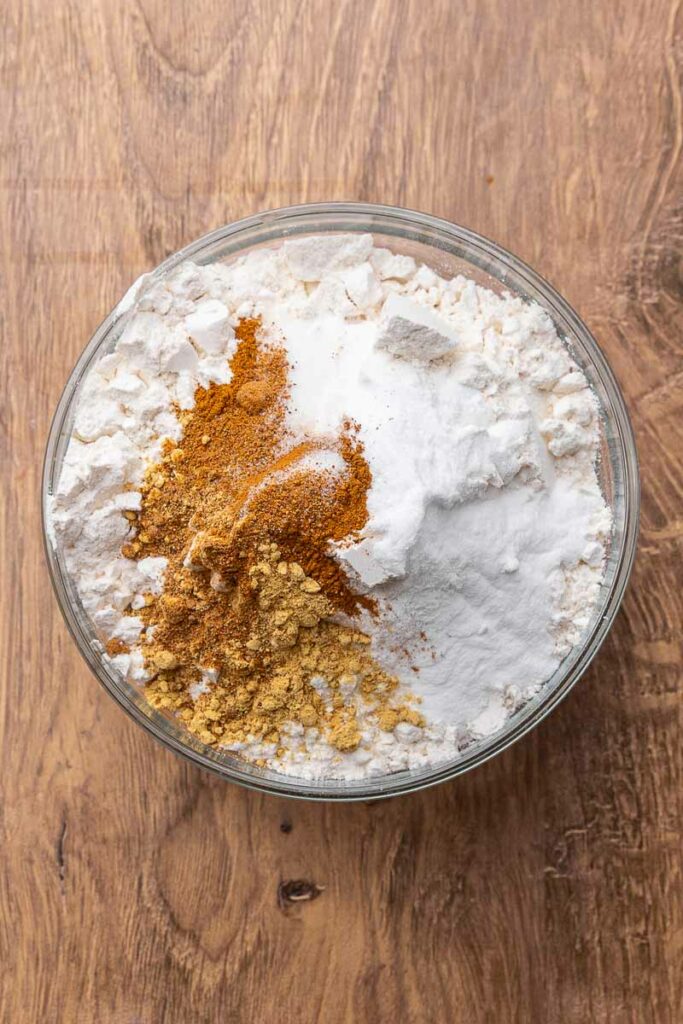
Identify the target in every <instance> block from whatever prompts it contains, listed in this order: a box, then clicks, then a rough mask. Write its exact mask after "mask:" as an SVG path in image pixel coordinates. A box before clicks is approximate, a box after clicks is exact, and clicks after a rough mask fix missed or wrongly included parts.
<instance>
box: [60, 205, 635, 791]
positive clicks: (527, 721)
mask: <svg viewBox="0 0 683 1024" xmlns="http://www.w3.org/2000/svg"><path fill="white" fill-rule="evenodd" d="M338 231H346V232H371V233H372V234H373V235H374V237H375V242H376V244H378V245H383V246H386V247H387V248H390V249H392V250H393V251H395V252H399V253H405V254H409V255H411V256H414V257H415V258H416V259H417V260H418V261H420V262H423V263H426V264H427V265H428V266H430V267H432V268H433V269H434V270H436V271H437V272H438V273H440V274H441V275H443V276H445V277H453V276H455V275H456V274H458V273H462V274H464V275H466V276H469V277H471V278H474V280H475V281H477V283H480V284H482V285H484V286H486V287H488V288H491V289H493V290H494V291H497V292H499V293H500V292H502V291H509V292H511V293H513V294H517V295H519V296H521V297H522V298H524V299H529V300H533V301H534V302H537V303H538V304H539V305H541V306H542V307H543V308H544V309H545V310H547V312H548V313H549V314H550V316H551V317H552V319H553V321H554V323H555V325H556V327H557V330H558V332H559V334H560V336H561V337H563V338H564V339H565V340H566V343H567V345H568V347H569V349H570V350H571V353H572V355H573V357H574V359H575V360H576V362H577V363H578V364H579V366H580V367H581V369H582V370H583V372H584V373H585V375H586V377H587V378H588V380H589V382H590V384H591V386H592V387H593V389H594V391H595V393H596V394H597V396H598V398H599V400H600V404H601V407H602V415H601V450H600V456H599V460H598V472H599V476H600V480H601V485H602V487H603V492H604V495H605V498H606V500H607V501H608V502H609V504H610V505H611V507H612V509H613V513H614V527H613V531H612V537H611V544H610V549H609V552H608V563H607V569H606V573H605V579H604V583H603V585H602V591H601V596H600V600H599V602H598V605H597V607H596V609H595V612H594V615H593V619H592V622H591V625H590V627H589V628H588V630H587V631H586V634H585V638H584V641H583V643H582V644H581V645H579V646H578V647H576V648H574V649H573V650H572V651H571V652H570V654H569V655H568V656H567V657H566V658H565V660H564V661H563V662H562V664H561V665H560V667H559V668H558V670H557V671H556V672H555V674H554V675H553V676H552V677H551V679H549V680H548V681H547V683H546V684H545V685H544V686H543V687H542V688H541V691H540V692H539V693H538V694H537V696H536V697H534V698H533V699H532V700H531V701H529V702H528V703H527V704H525V705H524V706H523V707H521V708H520V709H519V710H517V711H516V712H515V713H514V714H513V715H511V717H510V718H509V719H507V721H506V722H505V725H504V727H503V728H502V729H501V730H500V731H499V732H498V733H495V734H494V735H492V736H488V737H486V738H485V739H483V740H481V741H480V742H474V743H472V744H471V745H470V746H468V747H467V748H466V749H465V750H463V751H462V752H460V753H459V755H458V756H457V757H456V758H454V759H452V760H450V761H445V762H443V763H440V764H438V765H437V766H435V767H431V768H428V769H420V770H402V771H399V772H395V773H393V774H390V775H383V776H378V777H372V778H368V779H364V780H358V781H340V780H329V781H320V780H306V779H298V778H295V777H292V776H288V775H282V774H279V773H278V772H275V771H272V770H269V769H265V768H258V767H256V766H255V765H250V764H248V763H246V762H244V761H240V760H239V759H238V758H237V757H235V755H234V754H231V753H229V752H227V751H226V752H221V751H220V750H216V749H212V748H211V747H208V746H206V745H204V744H203V743H201V742H200V741H199V740H198V739H196V738H195V737H194V736H192V735H191V734H190V733H189V732H187V731H186V730H185V729H184V728H183V727H182V726H181V725H180V724H179V723H178V722H176V721H175V720H174V719H173V718H172V717H170V716H168V715H165V714H164V713H163V712H160V711H157V710H155V709H154V708H152V707H150V705H149V704H148V703H147V700H146V699H145V696H144V693H143V692H142V690H140V689H138V688H137V687H136V686H134V685H132V684H130V683H128V682H127V681H126V680H124V679H123V678H121V677H120V676H119V675H117V674H116V672H115V671H113V670H112V669H111V668H110V667H108V666H107V664H106V663H105V662H104V660H103V658H102V652H103V647H102V644H101V643H100V641H99V640H98V638H97V636H96V634H95V631H94V628H93V626H92V623H91V622H90V621H89V619H88V617H87V616H86V614H85V613H84V611H83V609H82V607H81V604H80V601H79V599H78V596H77V594H76V590H75V587H74V585H73V583H72V582H71V580H70V578H69V575H68V573H67V571H66V569H65V565H64V560H63V556H62V552H61V551H60V550H59V547H58V546H57V547H55V546H53V543H52V542H51V540H50V539H49V537H48V534H47V532H46V529H45V523H46V507H47V501H48V497H49V495H50V494H51V493H52V490H53V487H54V486H55V485H56V483H57V481H58V479H59V474H60V470H61V464H62V459H63V457H64V452H65V449H66V446H67V443H68V440H69V436H70V432H71V425H72V421H73V414H74V407H75V404H76V399H77V397H78V393H79V388H80V386H81V384H82V382H83V380H84V378H85V377H86V375H87V373H88V371H89V370H90V368H91V367H92V366H93V364H94V363H95V362H96V361H97V360H98V359H99V358H100V357H101V356H102V355H104V354H106V353H107V352H109V351H111V349H112V347H113V346H114V344H115V342H116V340H117V338H118V337H119V335H120V333H121V331H122V329H123V327H124V325H125V323H126V321H127V317H128V316H129V312H128V310H127V309H126V308H125V307H126V304H125V303H121V304H120V306H119V307H117V308H116V309H114V310H113V311H112V312H111V313H110V314H109V316H108V317H107V318H106V319H105V320H104V322H103V323H102V324H101V325H100V327H98V329H97V330H96V331H95V334H94V335H93V337H92V338H91V340H90V342H89V344H88V345H87V347H86V349H85V351H84V352H83V354H82V355H81V357H80V359H79V360H78V362H77V364H76V366H75V367H74V370H73V372H72V373H71V376H70V377H69V380H68V382H67V384H66V387H65V388H64V392H63V394H62V396H61V398H60V401H59V404H58V406H57V411H56V413H55V416H54V419H53V422H52V427H51V429H50V436H49V439H48V444H47V451H46V455H45V465H44V471H43V486H42V505H43V533H44V537H45V548H46V552H47V559H48V564H49V568H50V574H51V576H52V582H53V585H54V588H55V592H56V595H57V600H58V602H59V605H60V608H61V610H62V613H63V615H64V618H65V620H66V623H67V625H68V627H69V629H70V631H71V633H72V635H73V637H74V639H75V641H76V643H77V644H78V647H79V650H80V652H81V654H82V655H83V657H84V658H85V660H86V661H87V663H88V665H89V666H90V668H91V669H92V671H93V672H94V673H95V675H96V676H97V678H98V679H99V680H100V682H101V683H102V685H103V686H104V687H105V689H106V690H107V691H108V692H109V693H110V694H111V695H112V697H114V699H115V700H116V701H118V703H119V704H120V705H121V707H122V708H123V709H124V710H125V711H127V712H128V714H129V715H130V716H131V717H132V718H134V719H135V721H136V722H138V723H139V724H140V725H142V726H143V728H145V729H146V730H147V731H148V732H150V733H151V734H152V735H153V736H154V737H155V738H156V739H158V740H159V741H160V742H161V743H163V744H164V745H165V746H166V747H168V748H170V749H171V750H173V751H175V752H176V753H177V754H181V755H182V756H184V757H186V758H187V759H188V760H190V761H192V762H193V763H194V764H196V765H199V766H200V767H202V768H206V769H208V770H209V771H212V772H215V773H216V774H217V775H220V776H222V777H223V778H224V779H230V780H231V781H233V782H239V783H241V784H243V785H245V786H250V787H252V788H254V789H259V790H263V791H266V792H270V793H278V794H280V795H284V796H292V797H302V798H308V799H314V800H371V799H377V798H381V797H387V796H393V795H397V794H399V793H407V792H411V791H413V790H417V789H420V788H422V787H424V786H430V785H434V784H435V783H437V782H443V781H445V780H446V779H452V778H454V777H455V776H456V775H459V774H460V773H461V772H466V771H469V770H470V769H471V768H474V767H476V766H477V765H480V764H482V763H483V762H484V761H486V760H488V759H489V758H490V757H493V756H494V755H495V754H498V753H500V752H501V751H502V750H504V749H505V748H506V747H508V746H510V744H511V743H514V742H515V741H516V740H518V739H520V737H522V736H523V735H524V734H525V733H527V732H528V731H529V730H530V729H532V728H533V727H534V726H535V725H537V724H538V723H539V722H540V721H541V720H542V719H543V718H545V716H546V715H547V714H548V713H549V712H550V711H552V709H553V708H555V707H556V706H557V705H558V704H559V702H560V701H561V700H562V698H563V697H565V696H566V695H567V693H569V691H570V690H571V688H572V686H574V684H575V683H576V682H577V680H578V679H579V678H580V677H581V676H582V675H583V673H584V672H585V671H586V669H587V667H588V665H589V664H590V662H591V661H592V659H593V658H594V657H595V654H596V653H597V651H598V649H599V647H600V644H601V643H602V642H603V640H604V639H605V636H606V635H607V632H608V630H609V629H610V627H611V625H612V622H613V621H614V617H615V615H616V613H617V609H618V608H619V604H620V602H621V599H622V597H623V595H624V590H625V588H626V584H627V582H628V578H629V574H630V572H631V567H632V564H633V559H634V555H635V549H636V538H637V532H638V507H639V481H638V462H637V455H636V448H635V442H634V438H633V431H632V428H631V424H630V422H629V418H628V414H627V411H626V407H625V405H624V399H623V397H622V395H621V392H620V390H619V387H618V385H617V383H616V381H615V379H614V375H613V374H612V371H611V369H610V367H609V366H608V364H607V361H606V359H605V357H604V355H603V354H602V352H601V351H600V349H599V348H598V345H597V343H596V342H595V340H594V338H593V337H592V336H591V334H590V332H589V331H588V329H587V328H586V326H585V325H584V324H583V323H582V321H581V320H580V319H579V317H578V316H577V315H576V313H575V312H574V310H573V309H571V307H570V306H569V305H568V304H567V303H566V302H565V301H564V299H562V298H561V296H560V295H558V294H557V292H556V291H555V290H554V289H553V288H551V287H550V285H549V284H548V283H547V282H546V281H544V280H543V279H542V278H541V277H539V276H538V274H536V273H535V272H534V271H533V270H531V269H530V268H529V267H528V266H526V264H524V263H523V262H522V261H521V260H519V259H517V258H516V257H515V256H512V255H511V254H510V253H509V252H506V251H505V250H504V249H501V248H500V246H498V245H495V244H494V243H493V242H490V241H488V240H487V239H485V238H482V237H481V236H480V235H477V234H475V233H474V232H473V231H469V230H467V229H466V228H462V227H459V226H457V225H455V224H450V223H448V222H447V221H444V220H440V219H438V218H436V217H431V216H429V215H427V214H424V213H417V212H413V211H410V210H402V209H397V208H396V207H391V206H375V205H372V204H368V203H321V204H310V205H303V206H292V207H287V208H284V209H280V210H271V211H269V212H267V213H263V214H257V215H256V216H253V217H248V218H246V219H245V220H240V221H237V222H236V223H234V224H229V225H228V226H227V227H223V228H219V229H218V230H217V231H212V232H211V233H210V234H208V235H205V236H204V237H203V238H200V239H198V240H197V241H196V242H193V243H192V244H191V245H188V246H186V247H185V248H184V249H181V251H180V252H177V253H175V254H174V255H173V256H169V258H168V259H166V260H164V262H163V263H161V264H160V266H159V267H157V269H156V270H155V271H153V273H152V276H151V279H150V280H154V279H156V278H157V277H160V276H163V275H165V274H167V273H168V272H169V271H170V270H171V269H172V268H173V267H175V266H176V265H177V264H179V263H181V262H182V261H183V260H187V259H192V260H194V261H195V262H197V263H200V264H206V263H211V262H216V261H226V260H230V259H232V258H234V257H235V256H237V255H242V254H244V253H245V252H247V251H249V250H251V249H254V248H256V247H261V246H266V245H273V244H278V243H279V242H281V241H282V240H283V239H285V238H289V237H292V236H293V235H301V234H312V233H316V234H317V233H323V232H338Z"/></svg>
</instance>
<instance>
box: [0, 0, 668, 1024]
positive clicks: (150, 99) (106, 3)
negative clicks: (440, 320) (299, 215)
mask: <svg viewBox="0 0 683 1024" xmlns="http://www.w3.org/2000/svg"><path fill="white" fill-rule="evenodd" d="M678 8H679V5H678V3H675V2H672V0H630V2H626V0H623V2H621V0H573V2H572V3H566V2H564V0H458V2H455V0H414V2H413V0H334V2H333V0H329V2H327V0H192V2H190V0H186V2H177V0H174V2H169V0H80V2H79V0H6V2H5V4H3V6H2V12H1V14H0V25H1V31H2V39H1V41H0V67H1V71H0V119H1V123H2V136H1V139H0V165H1V167H0V184H1V187H2V202H1V203H0V237H1V243H0V244H1V250H2V251H1V256H0V290H1V295H0V330H1V332H2V337H1V349H0V360H1V364H2V365H1V367H0V387H1V388H2V399H1V404H0V431H1V445H2V448H1V451H2V456H1V458H2V471H3V487H4V497H3V501H2V510H1V516H2V545H3V547H2V552H1V554H0V579H1V581H2V584H1V585H2V590H3V597H2V620H1V628H2V634H1V637H0V657H1V661H2V679H1V686H0V700H1V702H2V719H1V720H2V730H3V740H2V755H1V756H2V770H1V772H0V787H1V789H2V807H1V810H0V814H1V830H2V831H1V842H2V872H1V876H0V945H1V953H0V989H1V991H2V995H1V996H0V1007H1V1010H0V1013H1V1018H0V1019H1V1020H2V1021H3V1024H4V1022H10V1024H32V1022H41V1024H44V1022H59V1024H61V1022H67V1024H72V1022H77V1024H80V1022H86V1024H89V1022H96V1024H102V1022H104V1024H110V1022H116V1024H119V1022H122V1024H123V1022H126V1024H134V1022H137V1024H157V1022H181V1024H194V1022H201V1024H204V1022H207V1024H208V1022H214V1021H215V1022H234V1024H244V1022H246V1024H252V1022H253V1024H275V1022H294V1024H299V1022H318V1021H319V1022H323V1024H337V1022H343V1024H346V1022H366V1021H367V1022H372V1024H375V1022H379V1024H384V1022H399V1024H422V1022H428V1024H431V1022H436V1024H442V1022H443V1024H452V1022H454V1024H480V1022H491V1024H508V1022H520V1024H529V1022H530V1024H555V1022H557V1024H586V1022H599V1024H603V1022H605V1024H607V1022H609V1024H622V1022H629V1024H643V1022H655V1024H680V1021H682V1020H683V1003H682V987H681V963H682V959H683V891H682V881H681V838H682V836H681V803H682V786H681V784H682V779H681V692H680V690H681V660H682V654H683V650H682V633H681V625H682V623H681V618H682V617H681V606H682V601H683V599H682V595H681V591H682V589H683V587H682V584H683V579H682V573H681V555H682V552H681V548H682V544H683V509H682V506H681V495H682V492H683V462H682V456H681V453H682V452H683V426H682V416H681V413H682V406H683V348H682V346H681V329H682V327H683V312H682V310H683V306H682V304H681V281H682V273H683V271H682V267H683V264H682V263H681V226H682V223H683V202H682V198H683V191H682V189H683V170H682V164H681V159H680V157H681V139H682V118H681V112H682V100H681V79H680V69H681V61H680V58H681V52H682V47H683V37H682V35H681V33H682V32H683V24H682V23H683V14H681V13H680V12H679V9H678ZM324 199H362V200H371V201H378V202H388V203H396V204H399V205H403V206H408V207H413V208H417V209H422V210H426V211H429V212H432V213H435V214H438V215H441V216H443V217H446V218H449V219H451V220H455V221H458V222H460V223H463V224H465V225H467V226H470V227H472V228H474V229H476V230H478V231H480V232H481V233H483V234H486V235H489V236H490V237H492V238H494V239H496V240H497V241H499V242H501V243H502V244H503V245H505V246H507V247H508V248H510V249H512V250H513V251H515V252H516V253H518V254H519V255H520V256H521V257H523V258H524V259H526V260H527V261H528V262H530V263H531V264H532V265H533V266H535V267H536V268H537V269H538V270H540V271H541V273H543V274H544V275H545V276H546V277H548V278H549V279H550V280H551V281H552V282H553V283H554V284H555V285H556V286H557V287H558V288H559V289H560V290H561V291H562V292H563V293H564V294H565V295H566V297H567V298H568V299H569V301H570V302H571V303H572V304H573V305H574V306H575V307H576V308H577V309H578V310H579V312H580V313H581V315H582V316H583V317H584V318H585V319H586V321H587V323H588V325H589V326H590V327H591V329H592V330H593V331H594V333H595V334H596V336H597V338H598V339H599V341H600V344H601V345H602V346H603V348H604V350H605V352H606V353H607V355H608V357H609V359H610V361H611V363H612V366H613V367H614V370H615V372H616V374H617V376H618V378H619V380H620V382H621V384H622V386H623V388H624V391H625V394H626V396H627V400H628V404H629V408H630V410H631V412H632V415H633V419H634V423H635V427H636V431H637V438H638V444H639V452H640V458H641V463H642V475H643V513H642V532H641V541H640V551H639V557H638V561H637V566H636V570H635V574H634V577H633V581H632V584H631V587H630V590H629V593H628V596H627V598H626V601H625V604H624V607H623V610H622V611H621V613H620V615H619V618H618V621H617V623H616V625H615V627H614V629H613V631H612V633H611V635H610V637H609V638H608V640H607V641H606V643H605V645H604V648H603V650H602V652H601V654H600V656H599V657H598V659H597V660H596V662H595V663H594V665H593V667H592V668H591V669H590V671H589V672H588V673H587V675H586V676H585V678H584V679H583V681H582V682H581V684H580V685H579V686H578V687H577V688H576V690H575V691H574V692H573V694H572V695H571V696H570V697H569V698H568V699H567V700H566V701H565V703H564V704H563V705H562V707H561V708H560V709H559V710H558V711H557V712H556V713H554V714H553V715H552V716H551V717H550V719H549V720H547V721H546V722H545V723H543V725H542V726H541V727H539V728H538V729H537V730H536V731H535V732H534V733H533V734H532V735H531V736H529V737H528V738H527V739H525V740H524V741H522V742H521V743H519V744H517V746H515V747H514V748H513V749H511V750H509V751H508V752H506V753H505V754H504V755H503V756H501V757H499V758H498V759H497V760H495V761H493V762H491V763H489V764H487V765H486V766H484V767H482V768H480V769H479V770H477V771H476V772H474V773H472V774H470V775H468V776H466V777H464V778H461V779H459V780H457V781H455V782H453V783H451V784H447V785H443V786H441V787H438V788H436V789H433V790H430V791H428V792H423V793H420V794H416V795H413V796H409V797H405V798H400V799H396V800H389V801H384V802H381V803H378V804H374V805H357V806H333V807H330V806H321V805H308V804H305V803H296V802H291V801H287V800H284V799H274V798H268V797H264V796H259V795H256V794H254V793H250V792H246V791H243V790H241V789H239V788H237V787H234V786H230V785H227V784H225V783H222V782H221V781H220V780H217V779H214V778H210V777H208V776H207V775H205V774H202V773H201V772H200V771H198V770H195V769H194V768H192V767H189V766H188V765H187V764H185V763H183V762H181V761H180V760H178V759H176V758H175V757H174V756H173V755H172V754H170V753H168V752H166V751H165V750H163V749H161V748H160V747H159V746H157V745H156V744H155V743H154V742H153V741H152V740H151V739H150V738H149V737H148V736H147V735H145V734H144V733H143V732H142V731H141V730H140V729H139V728H138V727H136V726H135V725H134V724H132V723H131V722H130V721H129V720H128V719H127V718H126V717H125V716H124V715H123V714H122V713H121V711H120V710H119V709H118V708H117V707H116V706H115V705H114V703H113V702H112V701H111V700H110V699H109V698H108V697H107V696H106V694H105V693H104V692H103V691H102V690H101V689H100V687H99V686H98V685H97V683H96V682H95V680H94V679H93V678H92V677H91V676H90V675H89V674H88V671H87V670H86V668H85V665H84V664H83V663H82V661H81V659H80V657H79V655H78V653H77V651H76V650H75V648H74V645H73V643H72V641H71V640H70V638H69V636H68V635H67V632H66V629H65V627H64V625H63V624H62V621H61V619H60V616H59V613H58V610H57V607H56V604H55V601H54V599H53V596H52V593H51V591H50V585H49V582H48V577H47V572H46V568H45V565H44V559H43V554H42V549H41V537H40V523H39V472H40V462H41V458H42V452H43V448H44V443H45V439H46V435H47V430H48V425H49V421H50V417H51V414H52V411H53V408H54V406H55V403H56V401H57V399H58V397H59V394H60V391H61V388H62V386H63V384H64V381H65V379H66V377H67V374H68V372H69V370H70V368H71V367H72V365H73V363H74V361H75V359H76V357H77V355H78V354H79V352H80V351H81V349H82V347H83V346H84V344H85V342H86V341H87V339H88V337H89V336H90V334H91V332H92V331H93V329H94V328H95V326H96V325H97V323H98V322H99V321H100V319H101V318H102V317H103V316H104V314H105V313H106V312H107V311H108V310H109V309H110V308H111V306H112V305H113V304H114V302H115V301H116V300H117V298H118V297H119V296H120V294H121V293H122V292H123V290H124V289H125V287H126V286H127V284H128V283H129V282H130V281H131V280H132V279H133V278H134V277H135V276H136V275H138V274H139V273H141V272H142V271H143V270H145V269H148V268H150V267H151V266H152V265H154V264H156V263H157V262H158V261H159V260H161V259H162V257H164V256H165V255H166V254H167V253H169V252H171V251H173V250H175V249H177V248H179V247H180V246H181V245H183V244H185V243H186V242H188V241H190V240H192V239H193V238H195V237H197V236H198V235H201V234H203V233H204V232H206V231H207V230H209V229H211V228H213V227H215V226H218V225H221V224H223V223H225V222H227V221H230V220H233V219H235V218H237V217H241V216H243V215H246V214H249V213H252V212H255V211H257V210H261V209H265V208H268V207H275V206H279V205H283V204H287V203H293V202H301V201H307V200H324ZM295 881H303V882H305V883H307V884H310V885H311V886H318V887H320V888H321V889H322V891H321V892H319V893H318V894H317V898H316V899H315V900H310V901H303V902H297V901H295V902H291V900H289V899H288V895H287V894H288V893H290V894H291V891H292V889H291V886H288V885H287V883H291V882H295ZM314 891H315V892H317V890H314Z"/></svg>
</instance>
